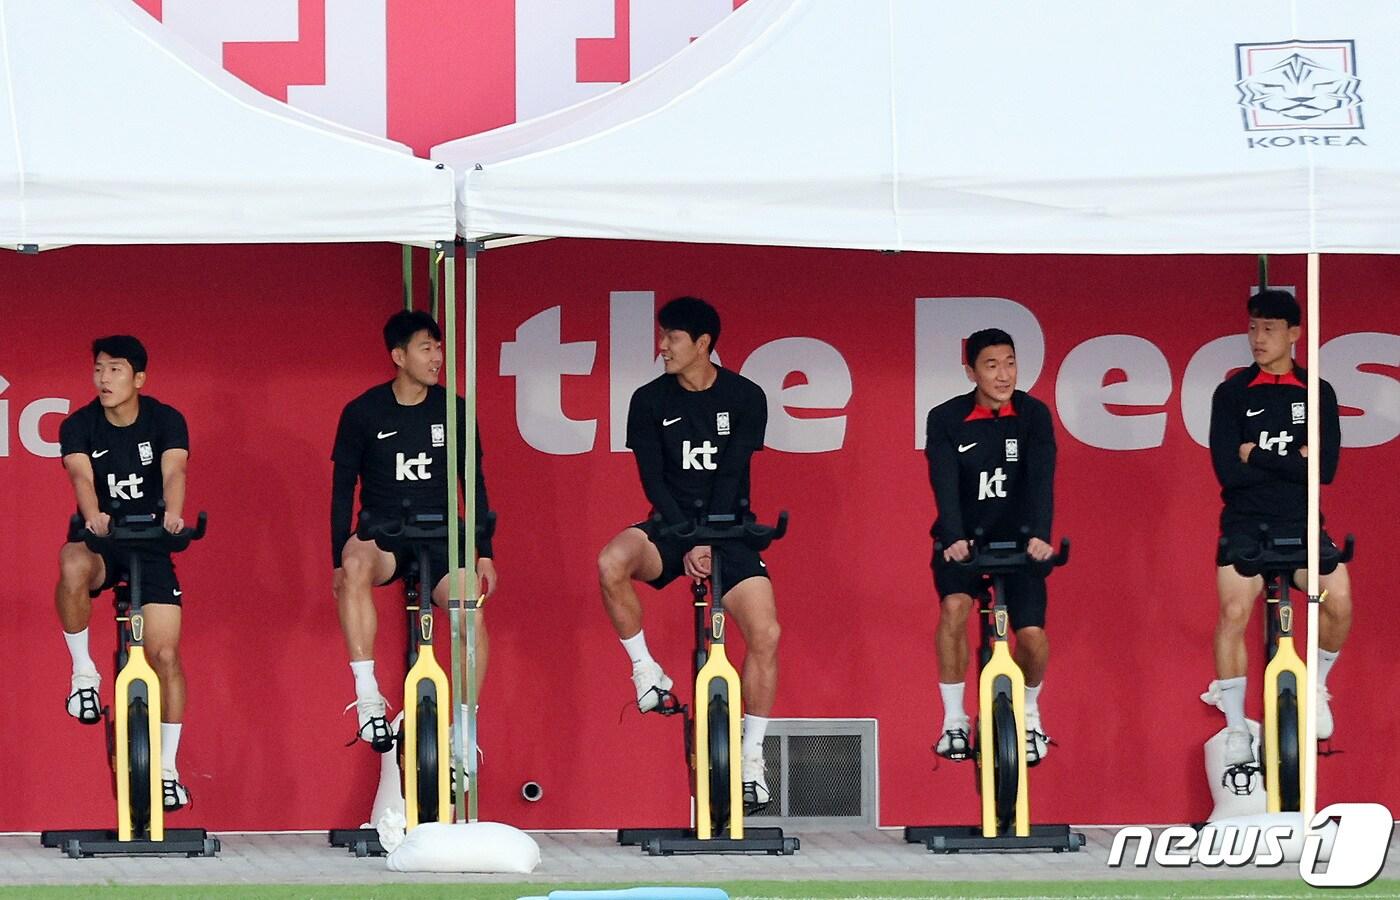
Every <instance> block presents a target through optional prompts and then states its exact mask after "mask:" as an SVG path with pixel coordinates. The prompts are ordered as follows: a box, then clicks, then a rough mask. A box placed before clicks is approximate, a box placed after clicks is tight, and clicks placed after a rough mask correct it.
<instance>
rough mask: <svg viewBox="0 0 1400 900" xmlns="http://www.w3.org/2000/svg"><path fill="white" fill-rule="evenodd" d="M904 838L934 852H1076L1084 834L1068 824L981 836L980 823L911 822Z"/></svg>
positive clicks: (1080, 845)
mask: <svg viewBox="0 0 1400 900" xmlns="http://www.w3.org/2000/svg"><path fill="white" fill-rule="evenodd" d="M904 839H905V840H906V841H908V842H909V843H911V844H923V845H924V846H926V847H928V849H929V850H930V851H932V852H934V853H959V852H963V851H966V852H969V853H977V852H984V853H995V852H1002V853H1008V852H1009V853H1016V852H1023V851H1027V850H1050V851H1053V852H1055V853H1066V852H1069V853H1075V852H1077V851H1078V850H1079V848H1080V847H1083V846H1084V835H1083V834H1081V833H1079V832H1078V831H1070V830H1069V826H1068V825H1032V826H1031V833H1030V835H1029V836H1028V837H1016V836H1015V835H1014V834H1013V835H998V836H997V837H993V838H989V837H983V836H982V827H981V826H980V825H910V826H908V827H906V828H905V829H904Z"/></svg>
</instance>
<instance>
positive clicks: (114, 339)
mask: <svg viewBox="0 0 1400 900" xmlns="http://www.w3.org/2000/svg"><path fill="white" fill-rule="evenodd" d="M99 353H105V354H107V355H108V356H110V357H112V359H124V360H126V361H127V362H129V363H131V371H132V372H133V373H136V372H144V371H146V363H147V362H148V361H149V360H147V358H146V348H145V347H144V346H143V345H142V344H141V342H140V341H138V340H137V339H136V338H134V337H132V336H131V335H129V334H109V335H107V336H106V337H100V338H98V339H97V340H95V341H93V342H92V361H93V362H97V355H98V354H99Z"/></svg>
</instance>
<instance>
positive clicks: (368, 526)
mask: <svg viewBox="0 0 1400 900" xmlns="http://www.w3.org/2000/svg"><path fill="white" fill-rule="evenodd" d="M495 533H496V513H495V512H488V513H487V514H486V524H485V525H482V526H480V527H478V528H477V529H476V539H477V541H481V540H482V539H484V538H488V537H490V536H491V535H493V534H495ZM356 535H357V536H358V537H359V538H360V540H362V541H374V543H375V544H376V545H378V546H379V548H380V549H381V550H384V551H386V552H389V553H392V552H394V548H395V547H396V546H398V547H401V546H402V545H403V544H405V543H412V542H421V541H445V540H447V514H446V513H441V512H426V513H425V512H413V510H412V504H411V503H410V502H409V501H407V500H405V501H404V504H403V514H402V515H399V516H393V517H389V518H382V519H376V518H374V517H373V516H372V515H371V514H370V513H369V512H368V511H367V510H360V521H359V527H358V528H357V529H356ZM386 542H387V543H389V544H390V546H387V547H386V546H385V543H386Z"/></svg>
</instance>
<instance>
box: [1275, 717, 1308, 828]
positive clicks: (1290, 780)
mask: <svg viewBox="0 0 1400 900" xmlns="http://www.w3.org/2000/svg"><path fill="white" fill-rule="evenodd" d="M1298 728H1299V724H1298V696H1297V695H1296V694H1294V693H1293V692H1292V691H1288V690H1285V691H1280V692H1279V695H1278V794H1279V802H1280V804H1281V810H1280V811H1281V812H1297V811H1298V810H1299V809H1300V808H1301V807H1300V802H1301V800H1302V793H1303V792H1302V776H1301V774H1300V767H1301V765H1302V763H1301V762H1300V759H1299V755H1298Z"/></svg>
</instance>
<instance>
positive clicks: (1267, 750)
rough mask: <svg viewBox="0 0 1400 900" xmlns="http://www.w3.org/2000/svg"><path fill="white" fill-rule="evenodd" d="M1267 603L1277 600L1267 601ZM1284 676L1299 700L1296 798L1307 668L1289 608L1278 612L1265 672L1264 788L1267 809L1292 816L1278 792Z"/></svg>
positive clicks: (1301, 786) (1300, 770) (1300, 776)
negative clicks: (1290, 678) (1291, 680)
mask: <svg viewBox="0 0 1400 900" xmlns="http://www.w3.org/2000/svg"><path fill="white" fill-rule="evenodd" d="M1269 602H1270V603H1277V602H1278V600H1276V599H1270V600H1269ZM1284 674H1291V675H1293V678H1294V684H1296V685H1297V690H1296V692H1295V693H1296V695H1297V698H1298V748H1299V754H1298V796H1300V797H1301V796H1302V795H1303V791H1304V790H1305V787H1304V784H1303V778H1304V772H1303V765H1302V759H1303V754H1302V748H1303V747H1304V746H1305V744H1304V743H1303V739H1304V735H1303V731H1304V724H1303V723H1304V722H1306V721H1307V711H1308V708H1307V703H1308V668H1307V666H1306V665H1304V664H1303V660H1302V659H1301V658H1299V656H1298V652H1297V650H1295V649H1294V647H1293V607H1292V605H1289V606H1288V607H1287V608H1285V609H1281V610H1279V639H1278V649H1277V650H1276V651H1275V653H1274V658H1273V659H1272V660H1270V661H1269V664H1268V665H1267V666H1266V667H1265V668H1264V785H1265V787H1266V788H1267V792H1268V803H1269V806H1268V809H1269V812H1271V813H1276V812H1291V811H1294V810H1285V809H1283V799H1282V796H1281V792H1280V791H1279V773H1280V767H1281V761H1280V759H1279V747H1278V683H1279V678H1280V677H1281V676H1283V675H1284Z"/></svg>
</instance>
